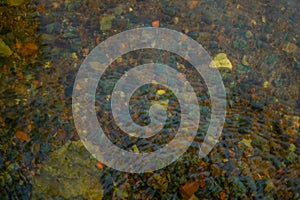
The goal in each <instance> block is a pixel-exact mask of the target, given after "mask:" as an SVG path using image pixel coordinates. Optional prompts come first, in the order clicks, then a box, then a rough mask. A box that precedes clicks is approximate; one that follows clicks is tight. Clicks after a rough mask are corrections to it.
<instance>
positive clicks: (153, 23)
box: [152, 20, 159, 28]
mask: <svg viewBox="0 0 300 200" xmlns="http://www.w3.org/2000/svg"><path fill="white" fill-rule="evenodd" d="M152 26H153V27H155V28H157V27H159V20H156V21H153V22H152Z"/></svg>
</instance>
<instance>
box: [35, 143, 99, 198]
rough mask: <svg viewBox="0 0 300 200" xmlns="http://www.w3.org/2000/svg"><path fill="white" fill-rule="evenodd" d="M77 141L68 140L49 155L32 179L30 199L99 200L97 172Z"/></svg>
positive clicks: (92, 160)
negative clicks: (82, 199)
mask: <svg viewBox="0 0 300 200" xmlns="http://www.w3.org/2000/svg"><path fill="white" fill-rule="evenodd" d="M96 162H97V161H96V160H95V159H93V158H91V155H90V153H89V152H88V151H87V150H86V149H85V147H84V146H83V144H82V143H81V141H75V142H68V143H67V144H65V145H64V146H63V147H62V148H60V149H58V150H56V151H54V152H53V153H51V154H50V158H49V160H47V161H46V162H44V163H42V166H41V168H40V169H39V171H38V173H37V175H35V176H34V177H33V180H32V197H33V198H34V199H40V198H45V199H55V198H57V197H62V198H64V199H74V198H75V199H76V198H84V199H102V198H103V189H102V186H101V185H100V173H99V170H98V169H97V168H96V166H95V164H96Z"/></svg>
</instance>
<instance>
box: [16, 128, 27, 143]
mask: <svg viewBox="0 0 300 200" xmlns="http://www.w3.org/2000/svg"><path fill="white" fill-rule="evenodd" d="M16 137H17V138H18V139H19V140H20V141H21V142H25V141H26V142H29V141H30V138H29V136H28V134H27V133H25V132H23V131H17V132H16Z"/></svg>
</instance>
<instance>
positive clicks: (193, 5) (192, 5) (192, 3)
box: [189, 1, 198, 10]
mask: <svg viewBox="0 0 300 200" xmlns="http://www.w3.org/2000/svg"><path fill="white" fill-rule="evenodd" d="M197 3H198V1H192V2H191V4H190V6H189V8H190V10H193V9H194V7H195V6H196V5H197Z"/></svg>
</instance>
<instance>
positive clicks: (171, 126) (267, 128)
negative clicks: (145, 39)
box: [0, 0, 300, 199]
mask: <svg viewBox="0 0 300 200" xmlns="http://www.w3.org/2000/svg"><path fill="white" fill-rule="evenodd" d="M18 2H19V1H10V0H7V1H5V0H4V1H1V2H0V5H1V6H0V15H1V18H0V20H1V24H0V38H1V40H0V41H3V42H1V44H0V45H1V49H0V55H1V56H0V65H1V68H0V70H1V73H0V96H1V98H0V107H1V109H0V112H1V115H0V136H1V139H0V145H1V146H0V184H1V190H0V197H1V199H101V198H104V199H112V198H113V199H188V198H194V199H197V198H198V199H299V198H300V194H299V185H300V178H299V177H300V168H299V167H300V164H299V163H300V162H299V154H300V137H299V136H300V133H299V112H300V98H299V85H300V83H299V73H300V67H299V57H300V42H299V14H298V13H299V8H300V4H299V2H298V1H294V0H286V1H275V0H269V1H257V2H254V1H253V2H252V1H251V2H250V1H249V2H245V1H234V0H233V1H220V0H215V1H212V0H207V1H198V3H197V4H196V3H193V1H187V2H186V1H167V0H163V1H158V0H157V1H156V0H155V1H147V0H145V1H143V0H136V1H118V2H117V1H106V0H85V1H79V0H78V1H75V0H66V1H44V0H42V1H24V2H23V3H22V4H20V5H15V4H19V3H18ZM20 2H22V1H20ZM13 5H15V6H13ZM156 20H159V26H160V27H164V28H169V29H174V30H177V31H180V32H183V33H185V34H187V35H188V36H190V37H191V38H193V39H194V40H196V41H197V42H199V43H200V44H201V45H202V46H203V47H204V48H205V49H206V50H207V52H208V53H209V54H210V55H211V57H212V58H213V57H215V56H216V55H217V54H218V53H225V54H226V55H227V57H228V59H229V60H230V61H231V63H232V66H233V68H232V70H229V69H220V73H221V75H222V78H223V82H224V86H225V88H226V93H227V103H228V106H227V116H226V122H225V124H224V129H223V132H222V136H221V138H220V141H219V143H218V144H217V145H216V146H215V147H214V149H213V150H212V152H211V153H210V154H208V155H207V157H206V158H204V159H200V158H199V157H198V156H197V152H198V143H199V142H201V141H202V140H203V137H204V136H205V133H206V130H207V124H208V123H209V121H210V107H211V103H210V98H209V94H207V88H206V86H205V84H204V82H203V79H202V78H201V77H200V76H198V75H197V74H196V73H195V70H194V69H193V67H192V66H191V65H190V64H189V63H188V62H186V61H185V60H184V59H183V58H180V57H178V56H176V55H173V54H171V53H169V52H165V51H155V50H141V51H136V52H130V53H128V54H126V55H123V56H122V59H119V60H117V61H115V62H114V63H112V65H111V67H110V69H111V70H109V71H107V72H106V73H105V76H104V77H103V78H102V79H101V81H100V82H99V86H98V89H97V94H96V105H95V108H96V111H97V116H98V117H99V123H100V125H101V126H102V127H105V128H104V132H105V133H106V134H107V136H108V137H109V138H110V139H111V140H112V141H113V142H114V143H115V145H118V146H119V147H122V148H124V149H126V150H128V151H133V150H134V149H135V148H136V147H137V148H138V149H139V151H155V150H156V149H159V148H161V147H162V146H164V145H165V144H167V143H168V141H170V140H171V139H172V138H173V137H174V135H175V134H176V130H177V129H178V126H179V124H180V118H179V116H180V108H179V104H178V101H177V99H176V97H175V96H174V95H173V94H172V93H171V91H168V90H167V88H163V87H161V86H158V87H156V86H153V85H148V86H145V87H142V88H140V89H139V90H138V91H136V93H135V94H134V95H133V98H132V99H131V102H130V106H131V114H132V116H133V119H135V122H136V123H137V124H140V125H147V124H149V120H150V119H149V115H148V112H147V111H148V110H149V100H157V95H156V92H157V90H158V89H165V90H166V91H167V93H166V94H165V95H164V96H162V97H161V98H162V99H163V100H166V99H168V100H169V104H168V105H169V110H168V112H169V114H170V117H169V121H167V124H166V126H165V128H164V130H163V131H162V132H161V133H160V134H158V135H157V136H155V137H153V138H152V139H150V140H144V139H137V138H132V137H128V135H127V134H124V133H122V131H121V130H120V129H119V128H118V127H117V126H116V125H115V124H114V120H113V117H112V114H111V111H110V104H109V103H110V92H111V90H112V88H113V86H114V82H115V81H116V80H118V79H119V78H120V76H121V75H123V74H124V72H125V71H126V70H129V69H131V68H132V67H134V66H137V65H140V64H143V63H149V62H161V63H165V64H168V65H170V66H172V67H174V68H178V64H177V63H180V64H182V65H183V66H184V68H179V69H178V70H179V71H180V72H182V73H184V74H186V77H187V79H188V80H189V81H190V83H191V84H192V86H193V87H195V88H196V89H195V90H196V91H197V94H198V100H199V104H200V109H201V122H200V124H201V126H200V128H199V130H198V135H197V136H196V138H195V140H194V142H193V144H192V145H191V147H190V148H189V149H188V151H187V152H186V153H185V154H184V155H183V156H182V157H181V158H180V159H179V160H177V161H176V162H174V163H173V164H171V165H170V166H168V167H166V168H163V169H161V170H158V171H155V172H152V173H144V174H131V173H125V172H119V171H116V170H113V169H110V168H108V167H106V166H103V165H102V164H101V163H97V161H96V160H94V159H93V158H92V156H91V155H90V154H89V153H88V152H87V151H86V150H85V149H84V148H83V147H82V144H81V143H80V142H78V141H79V137H78V134H77V132H76V129H75V126H74V122H73V119H72V105H71V104H72V100H71V96H72V89H73V83H74V80H75V77H76V74H77V70H78V69H79V67H80V64H81V63H82V61H83V59H84V58H85V57H86V56H87V55H88V53H89V52H90V51H91V50H92V49H93V48H94V47H95V46H96V45H97V44H99V43H100V42H102V41H104V40H105V39H107V38H109V37H110V36H112V35H115V34H117V33H121V32H123V31H125V30H129V29H132V28H137V27H149V26H152V25H153V24H152V22H154V21H156ZM4 44H5V45H4ZM4 46H6V47H4ZM7 48H9V49H10V50H8V49H7ZM3 49H4V50H3ZM3 51H4V52H3ZM96 166H97V167H96ZM188 186H190V187H188Z"/></svg>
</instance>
